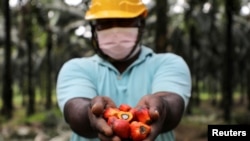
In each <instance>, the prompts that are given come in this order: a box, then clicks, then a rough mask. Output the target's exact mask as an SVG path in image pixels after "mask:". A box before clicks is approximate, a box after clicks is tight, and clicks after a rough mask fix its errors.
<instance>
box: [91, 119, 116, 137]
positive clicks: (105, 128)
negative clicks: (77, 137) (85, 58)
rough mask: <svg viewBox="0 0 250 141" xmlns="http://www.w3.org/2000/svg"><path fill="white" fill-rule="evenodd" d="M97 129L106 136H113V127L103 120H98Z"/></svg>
mask: <svg viewBox="0 0 250 141" xmlns="http://www.w3.org/2000/svg"><path fill="white" fill-rule="evenodd" d="M95 128H96V129H97V130H98V131H99V132H100V133H102V134H104V135H105V136H111V135H113V131H112V129H111V127H110V126H109V125H108V124H107V122H106V121H105V120H104V119H103V118H98V119H97V120H96V124H95Z"/></svg>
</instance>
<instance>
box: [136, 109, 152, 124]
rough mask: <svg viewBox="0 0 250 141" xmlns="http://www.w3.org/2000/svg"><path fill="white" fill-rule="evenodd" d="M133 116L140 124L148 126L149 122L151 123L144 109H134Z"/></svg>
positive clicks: (147, 112) (146, 110)
mask: <svg viewBox="0 0 250 141" xmlns="http://www.w3.org/2000/svg"><path fill="white" fill-rule="evenodd" d="M134 115H135V116H136V119H137V121H140V122H142V123H146V124H150V122H151V118H150V115H149V110H148V109H147V108H145V107H141V108H139V109H136V110H135V112H134Z"/></svg>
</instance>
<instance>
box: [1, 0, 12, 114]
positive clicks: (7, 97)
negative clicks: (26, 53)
mask: <svg viewBox="0 0 250 141" xmlns="http://www.w3.org/2000/svg"><path fill="white" fill-rule="evenodd" d="M3 10H4V11H3V12H4V17H5V23H4V25H5V48H4V51H5V53H4V55H5V56H4V68H3V79H4V80H3V93H2V102H3V107H2V110H1V113H2V115H4V116H5V117H6V118H11V117H12V111H13V103H12V97H13V90H12V67H11V66H12V65H11V64H12V63H11V35H10V33H11V17H10V13H11V10H10V7H9V0H4V4H3Z"/></svg>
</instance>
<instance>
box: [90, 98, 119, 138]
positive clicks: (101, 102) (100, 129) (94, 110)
mask: <svg viewBox="0 0 250 141" xmlns="http://www.w3.org/2000/svg"><path fill="white" fill-rule="evenodd" d="M108 107H116V105H115V103H114V102H113V100H112V99H110V98H109V97H105V96H96V97H95V98H93V99H92V100H91V102H90V108H89V110H88V115H89V121H90V124H91V126H92V128H93V129H94V130H95V131H97V133H98V137H99V139H100V140H101V141H121V139H120V138H119V137H117V136H114V135H113V131H112V128H111V127H110V126H109V125H108V124H107V121H106V120H105V119H104V118H103V116H102V114H103V112H104V110H105V109H106V108H108Z"/></svg>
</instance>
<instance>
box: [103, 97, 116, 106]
mask: <svg viewBox="0 0 250 141" xmlns="http://www.w3.org/2000/svg"><path fill="white" fill-rule="evenodd" d="M102 98H103V101H104V103H105V108H109V107H113V108H114V107H116V105H115V103H114V101H113V100H112V99H111V98H109V97H106V96H104V97H102Z"/></svg>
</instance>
